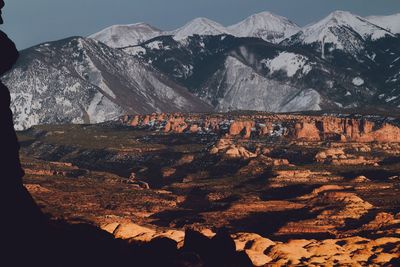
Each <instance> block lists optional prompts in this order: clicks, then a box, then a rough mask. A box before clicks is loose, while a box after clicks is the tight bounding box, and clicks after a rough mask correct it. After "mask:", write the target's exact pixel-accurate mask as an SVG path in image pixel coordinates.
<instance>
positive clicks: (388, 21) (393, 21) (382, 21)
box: [366, 13, 400, 34]
mask: <svg viewBox="0 0 400 267" xmlns="http://www.w3.org/2000/svg"><path fill="white" fill-rule="evenodd" d="M366 19H367V20H368V21H369V22H371V23H373V24H375V25H378V26H380V27H382V28H384V29H386V30H388V31H390V32H391V33H394V34H400V13H397V14H393V15H389V16H370V17H366Z"/></svg>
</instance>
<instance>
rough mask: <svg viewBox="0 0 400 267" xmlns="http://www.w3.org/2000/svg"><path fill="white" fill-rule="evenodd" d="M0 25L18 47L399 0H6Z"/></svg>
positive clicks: (357, 8) (374, 9) (382, 7)
mask: <svg viewBox="0 0 400 267" xmlns="http://www.w3.org/2000/svg"><path fill="white" fill-rule="evenodd" d="M5 2H6V7H5V9H4V11H3V13H5V16H4V17H5V20H6V24H5V25H4V26H3V27H2V29H3V30H4V31H6V32H7V33H8V34H9V35H10V37H11V38H13V39H14V40H15V42H16V43H17V46H18V47H19V48H26V47H28V46H32V45H35V44H38V43H40V42H45V41H49V40H56V39H61V38H64V37H68V36H73V35H81V36H86V35H88V34H91V33H94V32H97V31H99V30H101V29H103V28H105V27H107V26H110V25H112V24H128V23H135V22H142V21H143V22H148V23H150V24H152V25H154V26H156V27H158V28H161V29H165V30H169V29H173V28H176V27H178V26H181V25H183V24H184V23H186V22H187V21H188V20H191V19H193V18H195V17H199V16H202V17H208V18H210V19H213V20H216V21H218V22H220V23H222V24H224V25H229V24H233V23H235V22H238V21H240V20H242V19H244V18H245V17H247V16H248V15H251V14H253V13H256V12H261V11H265V10H268V11H271V12H274V13H276V14H279V15H282V16H286V17H288V18H289V19H291V20H292V21H294V22H296V23H297V24H299V25H301V26H302V25H305V24H308V23H311V22H314V21H317V20H319V19H320V18H322V17H324V16H326V15H327V14H328V13H330V12H331V11H334V10H348V11H351V12H353V13H356V14H359V15H363V16H367V15H372V14H377V15H384V14H393V13H398V12H400V0H5Z"/></svg>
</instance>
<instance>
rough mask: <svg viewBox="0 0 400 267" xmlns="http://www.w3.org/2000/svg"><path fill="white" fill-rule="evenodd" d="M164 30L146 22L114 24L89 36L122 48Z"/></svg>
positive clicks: (145, 39)
mask: <svg viewBox="0 0 400 267" xmlns="http://www.w3.org/2000/svg"><path fill="white" fill-rule="evenodd" d="M161 34H162V31H161V30H159V29H157V28H155V27H153V26H151V25H149V24H146V23H136V24H130V25H113V26H111V27H108V28H106V29H104V30H102V31H100V32H98V33H95V34H93V35H90V36H89V38H92V39H95V40H98V41H100V42H102V43H104V44H106V45H108V46H109V47H113V48H121V47H126V46H131V45H138V44H140V43H142V42H145V41H147V40H149V39H151V38H154V37H156V36H160V35H161Z"/></svg>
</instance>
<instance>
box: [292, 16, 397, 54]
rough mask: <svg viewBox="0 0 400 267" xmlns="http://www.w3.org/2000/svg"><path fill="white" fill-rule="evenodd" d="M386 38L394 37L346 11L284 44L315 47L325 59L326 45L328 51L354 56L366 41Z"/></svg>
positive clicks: (323, 20)
mask: <svg viewBox="0 0 400 267" xmlns="http://www.w3.org/2000/svg"><path fill="white" fill-rule="evenodd" d="M387 36H394V35H393V34H392V33H391V32H389V31H387V30H385V29H383V28H382V27H379V26H377V25H375V24H372V23H371V22H369V21H367V20H366V19H364V18H362V17H360V16H357V15H354V14H352V13H350V12H347V11H335V12H332V13H331V14H329V15H328V16H327V17H325V18H323V19H322V20H320V21H318V22H317V23H315V24H311V25H308V26H306V27H304V28H303V29H302V30H301V32H299V33H298V34H296V35H295V36H293V38H291V39H288V40H286V41H285V43H289V44H296V43H300V44H313V45H317V46H319V47H320V50H321V53H322V55H321V56H322V58H325V54H326V52H327V51H325V50H326V46H325V45H326V44H329V45H330V48H329V50H331V49H338V50H343V51H346V52H348V53H352V54H354V53H358V52H360V51H362V50H363V49H364V48H365V44H366V42H367V41H376V40H378V39H381V38H384V37H387Z"/></svg>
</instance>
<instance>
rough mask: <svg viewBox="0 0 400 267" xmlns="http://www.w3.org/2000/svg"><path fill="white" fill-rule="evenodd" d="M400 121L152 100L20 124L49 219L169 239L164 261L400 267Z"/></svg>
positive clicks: (30, 171)
mask: <svg viewBox="0 0 400 267" xmlns="http://www.w3.org/2000/svg"><path fill="white" fill-rule="evenodd" d="M399 122H400V121H399V118H397V117H387V116H386V117H385V116H368V115H343V114H322V113H315V112H314V113H311V112H310V113H290V114H270V113H265V112H232V113H210V114H208V113H207V114H206V113H204V114H197V113H191V114H188V113H153V114H149V115H132V116H130V115H125V116H121V117H120V119H119V120H118V121H112V122H106V123H101V124H92V125H72V124H71V125H44V126H35V127H33V128H31V129H29V130H26V131H22V132H19V133H18V135H19V140H20V142H21V148H22V151H21V152H22V162H23V167H24V169H25V172H26V177H25V181H24V182H25V186H26V188H27V189H28V190H29V191H30V192H31V194H32V195H33V196H34V198H35V200H36V201H37V203H38V204H39V205H40V207H41V208H42V209H43V210H44V211H45V212H46V214H47V215H48V216H49V217H50V218H52V220H54V221H57V220H65V221H67V222H69V223H71V224H79V223H82V222H85V223H89V224H91V225H93V226H95V227H98V228H101V229H102V230H103V231H105V232H107V233H108V234H109V235H111V236H113V238H115V239H117V240H123V241H125V242H127V243H129V244H132V245H141V246H142V245H145V244H153V245H154V244H159V243H157V242H161V241H160V240H163V241H162V242H167V243H168V244H169V245H168V246H164V247H163V249H160V250H162V252H163V253H164V254H166V255H169V257H176V258H177V259H179V261H174V264H172V263H171V264H169V263H165V264H166V266H399V264H400V262H399V257H400V208H399V207H400V203H399V193H400V123H399ZM167 248H168V249H167ZM164 254H163V255H164ZM173 255H175V256H173ZM167 258H168V257H167ZM148 266H159V265H156V264H154V265H153V264H152V263H151V261H149V262H148Z"/></svg>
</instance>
